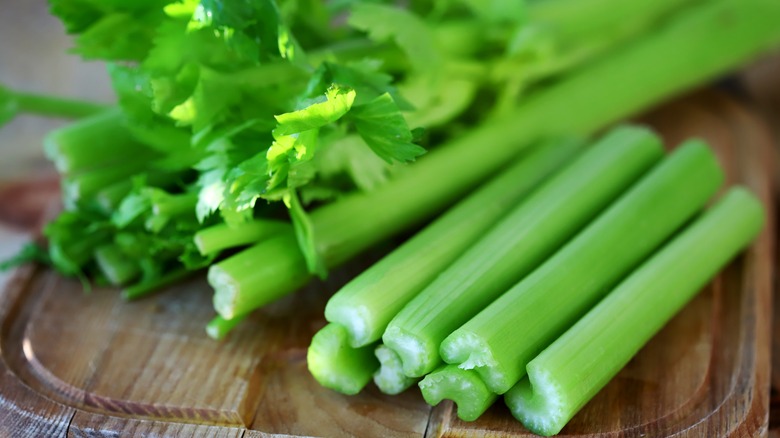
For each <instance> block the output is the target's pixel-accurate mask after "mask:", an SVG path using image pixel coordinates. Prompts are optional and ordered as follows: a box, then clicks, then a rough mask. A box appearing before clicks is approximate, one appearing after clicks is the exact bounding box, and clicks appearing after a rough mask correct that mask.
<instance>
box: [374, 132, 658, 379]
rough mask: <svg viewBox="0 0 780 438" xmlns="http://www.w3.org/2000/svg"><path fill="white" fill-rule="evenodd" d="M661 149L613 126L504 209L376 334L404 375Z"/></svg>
mask: <svg viewBox="0 0 780 438" xmlns="http://www.w3.org/2000/svg"><path fill="white" fill-rule="evenodd" d="M663 153H664V151H663V146H662V145H661V140H660V139H659V138H658V137H656V136H655V135H653V134H652V133H651V132H650V131H648V130H647V129H645V128H640V127H633V126H623V127H619V128H616V129H614V130H612V131H610V132H609V133H608V134H606V135H605V136H604V137H603V138H601V139H600V140H598V141H597V142H596V143H595V144H594V145H593V146H592V147H590V148H589V150H586V151H585V152H584V153H583V154H582V155H580V156H579V157H578V158H577V159H576V160H574V161H573V162H572V163H571V164H569V165H568V166H566V167H565V168H564V169H562V170H561V171H560V172H558V173H556V174H555V175H554V176H553V177H552V178H551V179H550V180H548V181H547V182H546V183H544V184H543V185H542V186H541V187H540V188H539V189H538V190H536V191H535V192H534V193H532V194H531V196H529V197H528V199H526V200H525V201H524V202H523V203H521V204H520V205H518V206H517V207H516V208H514V209H513V210H512V211H511V212H510V213H508V214H507V216H506V217H505V218H504V219H502V220H501V221H500V222H499V223H498V224H497V225H495V226H494V227H493V228H492V229H490V230H489V231H488V232H487V233H486V234H485V235H484V236H483V237H482V238H481V239H480V240H478V241H477V243H476V244H474V246H473V247H471V248H469V249H468V251H466V252H465V253H463V254H462V255H461V256H460V257H459V258H458V259H457V260H455V261H454V262H453V263H452V265H450V266H449V267H448V268H447V269H446V270H445V271H444V272H442V273H441V274H440V275H439V276H437V277H436V279H435V280H434V281H433V282H432V283H431V284H429V285H428V286H427V287H426V288H425V289H424V290H423V291H422V292H420V293H419V294H418V295H417V296H416V297H414V299H413V300H412V301H410V302H409V304H407V305H406V306H405V307H404V308H403V310H401V312H399V313H398V314H397V315H396V316H395V318H393V320H392V321H391V322H390V324H389V325H388V326H387V330H386V331H385V333H384V335H383V336H382V340H383V342H384V343H385V345H387V346H388V347H390V348H391V349H393V350H394V351H395V352H396V353H397V354H398V355H399V356H400V357H401V360H402V361H403V366H404V372H405V373H406V375H408V376H410V377H419V376H422V375H424V374H426V373H428V372H430V371H432V370H433V369H434V368H435V367H436V366H437V365H438V364H439V363H440V362H441V359H440V358H439V344H441V342H442V341H443V340H444V338H446V337H447V335H449V334H450V333H452V331H453V330H455V329H457V328H458V327H459V326H460V325H462V324H463V323H465V322H466V321H468V320H469V318H471V317H472V316H474V315H476V314H477V313H478V312H479V311H480V310H482V309H483V308H484V307H485V306H487V305H488V304H490V302H491V301H493V300H494V299H496V298H497V297H498V296H499V295H500V294H501V293H503V292H505V291H506V290H507V289H509V288H510V287H511V286H512V285H513V284H515V283H516V282H517V281H518V280H520V279H521V278H523V276H525V275H526V274H528V273H529V272H531V271H532V270H533V269H534V268H535V267H536V266H538V265H539V264H540V263H542V262H543V261H544V260H545V259H546V258H547V257H548V256H549V255H551V254H552V253H553V252H554V251H555V250H557V249H558V248H559V247H560V246H561V245H563V244H564V243H565V242H566V240H568V239H569V238H570V237H571V236H573V235H575V234H576V233H577V232H578V231H579V230H580V229H581V228H582V227H584V226H585V225H586V224H587V223H588V221H590V220H591V219H592V218H594V217H595V216H596V215H597V214H598V213H600V212H601V211H602V210H603V209H604V208H606V207H607V206H608V205H609V204H610V203H611V202H612V201H613V200H615V199H616V198H618V196H620V195H621V194H622V193H623V192H624V191H625V190H626V188H627V187H629V186H630V185H631V184H632V183H633V182H634V181H636V180H638V179H639V178H640V177H641V176H642V175H643V174H644V173H645V172H646V171H647V170H648V169H650V168H651V167H652V166H653V164H655V163H656V162H658V161H659V160H660V159H661V158H662V157H663Z"/></svg>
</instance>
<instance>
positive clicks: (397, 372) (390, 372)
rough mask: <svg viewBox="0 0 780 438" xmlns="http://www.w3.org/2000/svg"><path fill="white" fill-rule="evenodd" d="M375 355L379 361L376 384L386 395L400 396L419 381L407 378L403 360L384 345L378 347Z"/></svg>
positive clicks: (375, 377) (375, 376) (375, 374)
mask: <svg viewBox="0 0 780 438" xmlns="http://www.w3.org/2000/svg"><path fill="white" fill-rule="evenodd" d="M374 355H375V356H376V358H377V360H378V361H379V369H378V370H377V371H376V372H375V373H374V383H375V384H376V386H377V388H379V390H380V391H382V392H383V393H385V394H390V395H396V394H400V393H402V392H404V391H406V390H407V389H409V388H410V387H411V386H413V385H414V384H415V383H417V379H416V378H413V377H406V375H405V374H404V370H403V366H402V364H401V358H400V357H398V355H397V354H395V352H394V351H393V350H391V349H389V348H387V346H385V345H383V344H379V345H377V347H376V349H375V350H374Z"/></svg>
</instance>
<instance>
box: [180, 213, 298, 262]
mask: <svg viewBox="0 0 780 438" xmlns="http://www.w3.org/2000/svg"><path fill="white" fill-rule="evenodd" d="M291 231H292V227H291V226H290V224H289V223H286V222H282V221H275V220H268V219H257V220H252V221H249V222H244V223H241V224H237V225H235V226H231V225H228V224H227V223H221V224H217V225H213V226H210V227H208V228H204V229H202V230H199V231H198V232H196V233H195V236H194V239H195V246H197V247H198V251H199V252H200V253H201V255H209V254H216V253H219V252H220V251H222V250H225V249H228V248H234V247H237V246H243V245H250V244H253V243H257V242H259V241H261V240H263V239H266V238H268V237H271V236H274V235H276V234H279V233H282V232H291Z"/></svg>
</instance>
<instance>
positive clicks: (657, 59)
mask: <svg viewBox="0 0 780 438" xmlns="http://www.w3.org/2000/svg"><path fill="white" fill-rule="evenodd" d="M724 16H727V17H729V18H728V20H724V19H723V17H724ZM778 16H780V2H777V1H775V0H713V1H708V2H707V3H704V4H702V5H697V6H695V7H691V8H686V9H685V10H684V11H681V12H680V13H678V14H674V16H673V17H671V19H670V20H668V21H667V22H666V24H665V25H664V26H659V27H658V29H655V30H654V31H653V32H648V34H647V35H646V36H644V37H642V38H638V39H636V40H634V41H633V42H632V43H630V44H626V45H625V46H622V47H620V48H619V49H617V50H614V51H612V52H610V53H609V54H608V55H606V56H603V57H600V58H599V59H598V60H595V61H594V62H592V63H588V64H586V65H584V67H582V68H580V69H579V70H576V71H573V72H571V73H570V74H568V75H566V76H563V77H562V78H561V79H560V80H559V81H557V82H556V83H555V84H553V85H550V86H549V87H545V88H542V89H540V90H539V91H538V92H536V93H532V94H529V95H528V96H527V97H526V98H525V99H524V100H523V102H522V103H521V104H520V105H519V106H518V107H517V108H516V109H514V110H512V111H510V112H508V113H507V114H506V115H505V116H502V117H501V118H498V119H495V120H491V121H490V122H488V123H484V124H482V125H481V126H480V127H478V128H475V129H473V130H470V131H468V132H465V133H463V134H462V135H460V136H459V137H458V138H456V139H454V140H453V141H451V142H450V143H449V144H447V145H442V146H441V147H440V148H437V149H436V150H435V151H432V152H430V153H429V154H427V156H424V157H423V158H421V159H420V160H419V161H418V162H417V163H415V164H414V165H413V166H409V168H408V169H405V172H399V174H398V175H396V177H395V178H393V179H392V180H391V181H389V182H388V183H387V184H385V185H384V186H382V187H380V188H378V189H377V190H375V191H372V192H371V193H370V194H369V193H360V194H355V195H351V196H348V197H345V198H343V199H341V200H339V201H338V202H334V203H332V204H329V205H327V206H325V207H322V208H319V209H317V210H315V211H313V212H312V213H311V215H310V217H311V221H312V223H313V226H314V233H315V236H314V239H315V242H316V246H317V250H318V252H319V253H320V254H321V255H322V257H323V258H324V259H325V260H326V261H327V264H328V266H331V267H333V266H336V265H338V264H340V263H342V262H344V261H346V260H348V259H349V258H351V257H354V256H355V255H357V254H358V253H360V252H361V251H363V250H365V249H367V248H369V247H371V246H372V245H374V244H376V243H378V242H380V241H382V240H384V239H387V238H388V237H390V236H392V235H395V234H397V233H398V232H400V231H403V230H407V229H409V228H411V227H412V226H414V225H415V224H419V223H420V222H421V221H423V220H424V219H426V218H429V217H431V215H433V214H435V213H436V212H437V211H440V210H441V209H442V208H444V207H445V206H447V205H449V204H451V203H452V202H454V201H455V200H456V199H457V198H458V197H459V196H462V195H463V193H465V192H466V191H468V190H469V188H472V187H474V186H475V185H477V184H479V182H480V181H483V180H485V179H486V178H487V177H488V176H489V175H491V174H492V173H495V172H496V171H497V169H500V168H501V166H502V165H504V164H505V163H507V162H508V161H510V160H512V159H513V157H514V156H516V155H517V154H518V153H519V151H521V150H523V149H524V148H525V147H527V146H528V145H529V144H531V143H532V142H533V141H536V140H539V139H540V138H543V137H545V136H556V135H560V134H572V133H579V134H589V133H592V132H593V131H595V130H597V129H600V128H603V127H605V126H607V125H609V124H610V123H613V122H615V121H617V120H620V119H622V118H625V117H628V116H631V115H633V114H636V113H637V112H639V111H641V110H642V109H645V108H648V107H650V106H652V105H654V104H656V103H658V102H661V101H663V100H664V99H667V98H669V97H670V96H672V95H675V94H677V93H679V92H681V91H683V90H685V89H688V88H690V87H692V86H694V85H697V84H700V83H702V82H704V81H707V80H710V79H713V78H715V77H716V76H718V75H720V74H723V73H725V72H727V71H728V70H730V69H732V68H735V67H736V66H738V65H739V64H742V63H744V62H746V61H748V60H750V59H751V58H753V57H754V56H756V55H758V54H760V53H762V52H763V51H766V50H768V49H770V48H773V47H776V46H777V45H778V43H779V42H780V27H778V26H777V17H778ZM387 206H392V208H388V207H387ZM294 260H297V262H296V261H294ZM274 263H278V264H279V265H281V266H288V265H289V264H290V263H303V265H302V267H301V269H305V263H304V261H303V258H302V257H301V256H300V254H299V253H296V252H292V251H285V252H283V253H281V254H279V255H278V256H277V258H276V259H275V261H274ZM284 269H285V270H286V269H287V268H284ZM278 287H280V282H273V283H271V284H269V285H268V286H267V287H266V286H264V285H262V284H255V286H254V287H253V288H251V289H245V290H244V292H243V293H244V294H246V295H252V296H256V298H253V299H251V300H254V301H256V302H259V303H262V302H268V301H269V299H267V298H263V297H269V296H273V297H279V296H282V295H284V294H287V293H290V292H292V291H293V290H295V288H296V287H297V286H294V285H293V284H292V283H288V287H287V288H286V289H284V290H279V289H275V288H278ZM224 294H227V295H230V294H232V290H231V289H230V288H228V289H227V290H225V291H223V290H221V289H220V288H217V290H216V295H217V297H219V296H221V295H224ZM217 300H221V299H220V298H217ZM251 300H250V301H251Z"/></svg>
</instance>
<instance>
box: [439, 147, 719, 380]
mask: <svg viewBox="0 0 780 438" xmlns="http://www.w3.org/2000/svg"><path fill="white" fill-rule="evenodd" d="M722 181H723V172H722V171H721V169H720V167H719V165H718V163H717V159H716V158H715V156H714V154H713V153H712V151H711V150H710V149H709V148H708V147H707V146H706V145H705V144H703V143H701V142H700V141H696V140H692V141H689V142H686V143H685V144H684V145H682V146H680V147H679V148H678V149H676V150H675V151H674V152H673V153H672V154H671V155H670V156H669V157H668V158H667V159H666V160H664V161H663V162H661V163H660V164H659V165H658V166H656V167H655V168H654V169H653V170H652V171H651V172H650V173H648V174H647V175H646V176H645V177H644V178H643V179H641V180H640V181H639V182H638V183H636V184H635V185H634V186H633V187H631V189H630V190H628V191H627V192H626V193H625V194H624V195H623V196H622V197H621V198H620V199H618V200H617V201H616V202H615V203H613V204H612V205H611V206H610V207H609V208H608V209H607V210H606V211H604V212H603V213H602V214H601V215H599V216H598V218H596V219H595V220H594V221H593V222H591V223H590V225H588V227H587V228H585V229H584V230H583V231H582V232H580V233H579V234H578V235H577V236H576V237H574V238H573V239H572V240H571V241H569V242H568V243H567V244H566V245H565V246H564V247H563V248H562V249H560V250H559V251H558V252H556V253H555V254H554V255H553V256H552V257H550V258H549V259H548V260H547V261H546V262H545V263H544V264H542V266H540V267H539V268H538V269H536V270H535V271H534V272H533V273H531V274H530V275H529V276H528V277H526V278H524V279H523V280H522V281H520V283H518V284H516V285H515V286H513V287H512V288H511V289H509V291H507V292H506V293H504V294H503V295H502V296H501V297H499V298H498V299H497V300H495V301H494V302H493V303H492V304H490V305H489V306H488V307H486V308H485V309H484V310H483V311H482V312H480V313H479V314H478V315H477V316H475V317H474V318H473V319H471V320H470V321H468V322H467V323H466V324H464V325H463V326H462V327H460V328H458V329H457V330H456V331H455V332H453V333H452V334H451V335H450V336H448V337H447V339H446V340H445V341H444V342H443V343H442V345H441V350H440V351H441V354H442V357H443V359H444V360H445V361H446V362H447V363H453V364H460V367H461V368H467V369H470V368H473V369H476V370H477V372H479V374H480V376H482V379H483V380H484V381H485V383H486V384H487V385H488V387H489V388H490V389H491V390H492V391H494V392H496V393H499V394H503V393H504V392H506V391H507V390H509V388H511V387H512V386H513V385H514V384H515V383H517V381H518V380H520V378H521V377H523V375H524V374H525V366H526V364H528V362H529V361H530V360H531V359H532V358H533V357H534V356H536V355H537V354H538V353H539V352H540V351H541V350H543V349H544V348H545V347H546V346H548V345H549V344H550V343H551V342H552V341H553V340H554V339H555V338H556V337H557V336H559V335H560V334H561V333H563V332H564V331H565V330H566V329H567V328H569V327H570V326H571V325H572V324H573V323H574V322H575V321H576V320H577V319H578V318H579V317H581V316H582V315H583V314H584V313H585V312H587V311H588V310H589V309H590V308H591V307H592V306H593V305H594V304H595V303H596V302H598V300H599V299H601V298H602V297H603V296H604V294H606V293H607V292H608V291H609V289H610V288H611V287H613V286H614V285H615V284H616V283H617V282H618V281H620V279H621V278H623V277H624V276H625V275H627V274H628V273H629V272H630V271H631V270H632V269H634V268H635V267H636V266H637V265H638V264H639V263H640V262H642V261H643V260H644V259H645V258H646V257H647V256H649V255H650V254H651V253H652V252H653V251H654V250H655V249H656V248H657V247H658V246H659V245H661V244H662V243H663V242H664V240H666V239H667V238H669V236H671V235H672V233H674V232H675V230H677V229H678V228H679V227H681V226H682V225H683V224H684V223H685V222H686V221H688V220H689V219H690V218H691V217H692V216H693V215H694V214H695V213H696V212H697V211H698V210H699V209H700V208H702V207H703V206H704V205H705V204H706V202H707V201H708V200H709V199H710V197H711V196H712V195H713V194H715V192H716V190H717V189H718V187H719V186H720V185H721V183H722Z"/></svg>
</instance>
